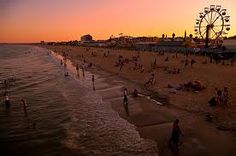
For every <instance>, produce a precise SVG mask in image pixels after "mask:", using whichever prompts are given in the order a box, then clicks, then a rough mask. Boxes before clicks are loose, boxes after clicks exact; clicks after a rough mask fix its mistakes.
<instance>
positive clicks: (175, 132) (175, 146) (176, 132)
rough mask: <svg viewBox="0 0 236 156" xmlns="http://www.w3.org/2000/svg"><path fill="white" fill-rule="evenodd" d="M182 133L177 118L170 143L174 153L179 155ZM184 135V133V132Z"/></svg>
mask: <svg viewBox="0 0 236 156" xmlns="http://www.w3.org/2000/svg"><path fill="white" fill-rule="evenodd" d="M181 134H182V132H181V130H180V128H179V120H178V119H176V120H175V121H174V124H173V128H172V133H171V137H170V140H169V144H170V147H171V150H172V152H173V155H175V156H178V155H179V147H178V146H179V137H180V135H181ZM182 135H183V134H182Z"/></svg>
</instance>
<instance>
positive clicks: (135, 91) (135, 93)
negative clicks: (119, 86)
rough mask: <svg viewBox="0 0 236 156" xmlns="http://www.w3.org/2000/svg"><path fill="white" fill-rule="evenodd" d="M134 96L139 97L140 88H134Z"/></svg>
mask: <svg viewBox="0 0 236 156" xmlns="http://www.w3.org/2000/svg"><path fill="white" fill-rule="evenodd" d="M133 95H134V97H138V90H137V89H134V93H133Z"/></svg>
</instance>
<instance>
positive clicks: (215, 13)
mask: <svg viewBox="0 0 236 156" xmlns="http://www.w3.org/2000/svg"><path fill="white" fill-rule="evenodd" d="M217 14H218V13H217V12H214V16H213V18H212V19H213V21H214V20H215V18H216V15H217Z"/></svg>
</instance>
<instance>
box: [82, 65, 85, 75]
mask: <svg viewBox="0 0 236 156" xmlns="http://www.w3.org/2000/svg"><path fill="white" fill-rule="evenodd" d="M82 73H83V77H84V76H85V74H84V65H82Z"/></svg>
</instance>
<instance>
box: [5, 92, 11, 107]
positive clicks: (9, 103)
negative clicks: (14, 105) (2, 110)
mask: <svg viewBox="0 0 236 156" xmlns="http://www.w3.org/2000/svg"><path fill="white" fill-rule="evenodd" d="M4 103H5V106H6V108H7V109H9V108H10V107H11V102H10V99H9V96H8V95H7V94H6V95H5V99H4Z"/></svg>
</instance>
